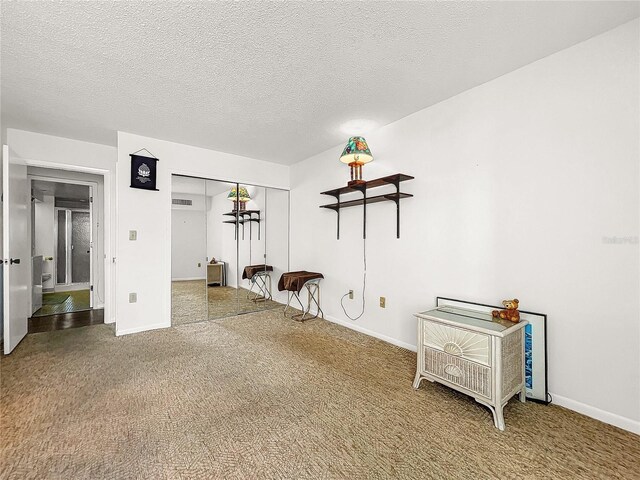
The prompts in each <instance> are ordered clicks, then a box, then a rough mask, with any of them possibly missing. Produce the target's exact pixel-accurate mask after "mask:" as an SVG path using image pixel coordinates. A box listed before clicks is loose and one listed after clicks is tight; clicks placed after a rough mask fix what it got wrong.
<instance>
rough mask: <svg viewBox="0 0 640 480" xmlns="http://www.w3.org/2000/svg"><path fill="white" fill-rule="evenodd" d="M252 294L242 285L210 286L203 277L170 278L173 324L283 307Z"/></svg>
mask: <svg viewBox="0 0 640 480" xmlns="http://www.w3.org/2000/svg"><path fill="white" fill-rule="evenodd" d="M253 296H254V294H253V293H250V292H249V290H247V289H245V288H242V287H240V288H233V287H220V286H215V287H207V286H206V284H205V281H204V280H186V281H175V282H171V302H172V303H171V324H172V325H184V324H186V323H197V322H202V321H204V320H207V319H209V320H214V319H217V318H224V317H229V316H232V315H238V314H242V313H248V312H256V311H260V310H269V309H271V308H280V307H281V304H279V303H277V302H274V301H272V300H267V301H260V302H254V301H252V300H251V299H252V298H253Z"/></svg>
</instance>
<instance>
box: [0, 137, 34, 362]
mask: <svg viewBox="0 0 640 480" xmlns="http://www.w3.org/2000/svg"><path fill="white" fill-rule="evenodd" d="M2 188H3V202H2V235H3V245H4V264H3V268H4V295H3V300H4V353H5V354H8V353H11V351H12V350H13V349H14V348H15V347H16V345H18V343H20V340H22V339H23V338H24V336H25V335H26V334H27V317H28V310H29V296H30V294H31V288H30V283H31V281H30V270H31V252H30V251H29V250H30V242H29V235H28V233H29V231H28V227H29V208H30V202H31V199H30V191H29V183H28V181H27V166H26V165H25V164H24V163H20V162H18V161H17V160H14V159H13V158H12V157H11V156H10V154H9V147H7V146H6V145H4V146H3V147H2Z"/></svg>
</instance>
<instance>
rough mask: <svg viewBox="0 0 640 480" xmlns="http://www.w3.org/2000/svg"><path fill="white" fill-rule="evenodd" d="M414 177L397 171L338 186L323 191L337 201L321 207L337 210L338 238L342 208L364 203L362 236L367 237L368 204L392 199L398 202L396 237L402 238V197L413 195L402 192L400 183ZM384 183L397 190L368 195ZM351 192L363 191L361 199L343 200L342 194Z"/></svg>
mask: <svg viewBox="0 0 640 480" xmlns="http://www.w3.org/2000/svg"><path fill="white" fill-rule="evenodd" d="M413 178H414V177H412V176H409V175H404V174H402V173H397V174H395V175H389V176H387V177H382V178H377V179H375V180H370V181H368V182H365V183H362V184H358V185H353V186H351V187H350V186H346V187H341V188H336V189H333V190H328V191H326V192H322V194H323V195H331V196H332V197H334V198H335V199H336V203H332V204H329V205H320V208H328V209H330V210H333V211H334V212H336V217H337V218H336V221H337V224H336V231H337V235H336V237H337V239H338V240H339V239H340V210H341V209H343V208H347V207H354V206H358V205H362V207H363V208H362V238H363V239H366V238H367V205H369V204H371V203H378V202H383V201H391V202H394V203H395V204H396V238H400V199H402V198H409V197H413V195H411V194H409V193H402V192H400V183H401V182H404V181H407V180H413ZM384 185H393V186H395V187H396V191H395V192H394V193H390V194H383V195H376V196H373V197H370V196H368V195H367V191H368V190H369V189H372V188H375V187H381V186H384ZM351 192H360V193H362V198H361V199H355V200H347V201H342V200H341V196H342V195H343V194H345V193H351Z"/></svg>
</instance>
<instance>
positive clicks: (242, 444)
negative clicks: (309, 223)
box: [0, 309, 640, 480]
mask: <svg viewBox="0 0 640 480" xmlns="http://www.w3.org/2000/svg"><path fill="white" fill-rule="evenodd" d="M414 369H415V354H414V353H412V352H409V351H406V350H403V349H400V348H397V347H394V346H391V345H388V344H385V343H383V342H381V341H378V340H376V339H373V338H371V337H367V336H364V335H362V334H359V333H356V332H353V331H351V330H348V329H346V328H344V327H340V326H337V325H334V324H331V323H329V322H326V321H324V320H320V319H316V320H311V321H308V322H306V323H303V324H300V323H298V322H295V321H292V320H288V319H285V318H283V316H282V310H281V309H278V310H269V311H266V312H261V313H255V314H248V315H242V316H239V317H232V318H230V319H226V320H218V321H215V322H202V323H194V324H188V325H181V326H178V327H173V328H169V329H164V330H156V331H152V332H144V333H139V334H135V335H128V336H124V337H114V335H113V330H112V328H111V327H110V326H107V325H104V326H92V327H84V328H77V329H71V330H64V331H56V332H48V333H39V334H33V335H28V336H27V338H26V339H25V340H24V341H23V342H22V343H21V344H20V345H19V346H18V347H17V349H16V350H15V352H14V353H12V354H11V355H9V356H7V357H4V358H2V359H1V360H0V374H1V375H0V382H1V383H0V386H1V392H0V399H1V411H0V413H1V420H2V422H1V424H0V442H1V445H0V478H2V479H21V480H22V479H73V480H75V479H153V480H158V479H218V478H220V479H236V478H237V479H388V478H406V479H410V478H411V479H413V478H415V479H430V478H433V479H494V478H495V479H507V478H513V479H538V478H540V479H582V478H584V479H594V478H603V479H604V478H607V479H608V478H624V479H635V478H640V462H639V461H638V460H639V459H640V438H639V437H638V436H635V435H632V434H630V433H627V432H624V431H622V430H619V429H617V428H614V427H611V426H608V425H605V424H603V423H600V422H597V421H595V420H592V419H589V418H587V417H584V416H581V415H579V414H576V413H573V412H571V411H569V410H565V409H563V408H560V407H556V406H543V405H538V404H534V403H527V404H521V403H519V402H518V401H512V402H510V403H509V404H508V405H507V407H506V410H505V418H506V423H507V430H506V431H505V432H500V431H498V430H496V429H495V428H494V427H493V423H492V420H491V415H490V413H489V411H488V410H487V409H486V408H484V407H482V406H480V405H478V404H477V403H475V402H474V401H473V400H471V399H469V398H467V397H465V396H463V395H460V394H457V393H455V392H453V391H451V390H449V389H447V388H445V387H442V386H438V385H435V384H431V383H428V382H426V383H427V384H426V385H425V384H424V383H425V382H423V386H422V387H421V388H420V389H419V390H417V391H415V390H413V388H412V386H411V384H412V381H413V375H414Z"/></svg>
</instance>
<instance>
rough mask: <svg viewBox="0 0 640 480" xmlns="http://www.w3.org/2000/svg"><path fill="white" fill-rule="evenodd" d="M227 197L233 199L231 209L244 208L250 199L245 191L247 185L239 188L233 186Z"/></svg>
mask: <svg viewBox="0 0 640 480" xmlns="http://www.w3.org/2000/svg"><path fill="white" fill-rule="evenodd" d="M227 199H229V200H232V201H233V211H234V212H235V211H238V210H240V211H242V210H245V209H246V206H247V202H248V201H249V200H251V196H250V195H249V192H248V191H247V187H243V186H240V188H236V187H233V188H232V189H231V191H230V192H229V195H227Z"/></svg>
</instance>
